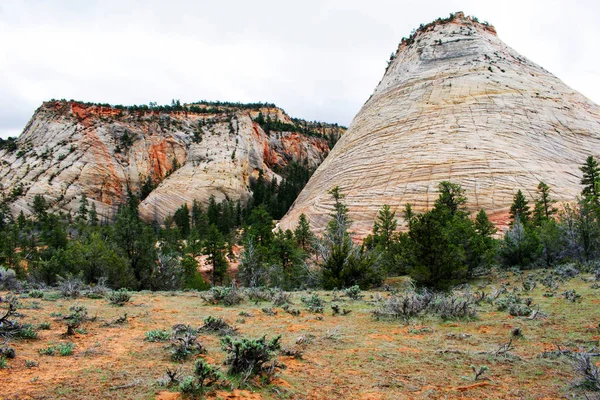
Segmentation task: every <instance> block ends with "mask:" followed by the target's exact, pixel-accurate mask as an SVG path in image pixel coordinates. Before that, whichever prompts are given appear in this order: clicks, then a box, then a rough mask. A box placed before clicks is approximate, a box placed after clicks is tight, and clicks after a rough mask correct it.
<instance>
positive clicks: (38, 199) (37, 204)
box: [31, 194, 48, 222]
mask: <svg viewBox="0 0 600 400" xmlns="http://www.w3.org/2000/svg"><path fill="white" fill-rule="evenodd" d="M31 208H32V209H33V215H35V218H36V220H37V221H38V222H41V221H43V220H44V218H45V217H46V214H47V210H48V203H47V202H46V199H45V198H44V196H42V195H41V194H36V195H35V196H34V197H33V203H32V205H31Z"/></svg>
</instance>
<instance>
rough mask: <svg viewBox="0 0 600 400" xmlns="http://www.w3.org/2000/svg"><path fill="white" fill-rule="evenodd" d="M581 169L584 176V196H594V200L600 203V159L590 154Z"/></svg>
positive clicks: (582, 182)
mask: <svg viewBox="0 0 600 400" xmlns="http://www.w3.org/2000/svg"><path fill="white" fill-rule="evenodd" d="M579 169H580V170H581V172H583V178H582V179H581V184H582V185H583V190H582V192H581V194H582V196H583V197H586V198H593V199H594V202H595V203H596V204H598V201H599V200H598V199H599V195H600V192H599V187H598V183H599V182H600V166H598V161H596V159H595V158H594V156H589V157H588V158H587V159H586V160H585V163H584V164H583V166H581V168H579Z"/></svg>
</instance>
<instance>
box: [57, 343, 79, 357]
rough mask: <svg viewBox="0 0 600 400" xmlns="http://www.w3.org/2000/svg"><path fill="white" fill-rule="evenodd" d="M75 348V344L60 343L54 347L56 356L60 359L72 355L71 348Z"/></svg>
mask: <svg viewBox="0 0 600 400" xmlns="http://www.w3.org/2000/svg"><path fill="white" fill-rule="evenodd" d="M74 347H75V343H61V344H59V345H58V346H56V349H57V350H58V354H60V355H61V356H62V357H67V356H70V355H72V354H73V348H74Z"/></svg>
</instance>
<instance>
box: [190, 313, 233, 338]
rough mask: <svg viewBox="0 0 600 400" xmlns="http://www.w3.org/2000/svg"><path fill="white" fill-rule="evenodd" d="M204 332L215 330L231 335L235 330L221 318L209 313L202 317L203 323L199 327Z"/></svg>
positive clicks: (223, 334) (218, 332) (221, 333)
mask: <svg viewBox="0 0 600 400" xmlns="http://www.w3.org/2000/svg"><path fill="white" fill-rule="evenodd" d="M199 330H200V331H204V332H215V333H217V334H219V335H222V336H225V335H232V334H234V333H235V331H236V330H237V329H236V328H234V327H232V326H231V325H229V324H228V323H227V321H225V320H224V319H223V318H218V317H217V318H215V317H213V316H211V315H209V316H208V317H206V318H204V325H202V326H201V327H200V329H199Z"/></svg>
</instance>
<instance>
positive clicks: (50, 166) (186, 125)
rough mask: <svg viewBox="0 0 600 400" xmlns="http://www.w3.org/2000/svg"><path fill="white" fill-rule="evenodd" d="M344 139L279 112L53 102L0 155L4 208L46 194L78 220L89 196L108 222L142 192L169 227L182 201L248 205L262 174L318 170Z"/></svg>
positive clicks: (143, 209)
mask: <svg viewBox="0 0 600 400" xmlns="http://www.w3.org/2000/svg"><path fill="white" fill-rule="evenodd" d="M259 116H260V120H261V121H263V120H264V119H267V121H268V122H276V123H278V125H276V126H275V127H276V128H277V129H272V128H271V129H268V128H267V127H265V129H266V130H268V131H269V132H268V133H266V132H265V130H264V129H263V126H265V124H264V121H263V126H261V125H260V124H259V123H258V122H257V121H255V120H256V119H257V118H259ZM342 132H343V129H342V128H339V127H338V126H337V125H328V124H317V123H309V122H306V121H300V120H294V121H292V120H291V119H290V118H289V117H288V116H287V115H286V114H285V112H283V110H281V109H279V108H276V107H275V106H272V105H262V104H252V105H241V104H231V103H198V104H192V105H184V106H181V105H179V104H177V105H174V106H172V107H154V108H148V107H145V106H144V107H135V106H134V107H120V106H116V107H111V106H109V105H97V104H84V103H79V102H74V101H70V102H66V101H50V102H46V103H44V104H43V105H42V106H41V107H40V108H39V109H38V110H37V111H36V112H35V114H34V115H33V117H32V118H31V120H30V121H29V123H28V124H27V126H26V127H25V129H24V131H23V133H22V134H21V135H20V137H19V138H18V140H17V142H16V143H17V146H16V149H15V148H12V149H4V150H0V183H1V185H2V186H1V193H2V201H4V202H6V203H8V205H9V207H10V209H11V210H12V212H13V214H18V213H19V212H20V211H24V212H25V213H26V214H27V213H29V212H30V211H31V207H30V204H31V203H32V199H33V198H34V196H35V195H38V194H40V195H43V196H44V197H45V198H46V200H47V201H48V202H49V204H50V205H51V207H52V208H53V209H54V210H63V211H71V212H74V211H76V210H77V209H78V207H79V201H80V199H81V196H82V194H85V195H86V196H87V198H88V199H89V200H90V201H92V202H94V203H95V204H96V208H97V210H98V213H99V214H100V216H104V217H107V218H110V217H111V216H112V215H114V213H115V211H116V209H117V207H118V205H119V204H121V203H122V202H123V201H124V200H125V199H126V196H127V194H128V191H131V192H133V193H134V194H141V193H142V192H143V193H144V195H145V196H146V197H145V198H144V199H143V201H142V202H141V204H140V214H141V215H142V217H143V218H145V219H146V220H148V221H151V220H156V221H162V220H163V219H164V217H165V216H167V215H168V214H172V213H173V212H174V211H175V210H176V209H177V208H178V207H180V206H181V205H182V204H183V203H186V202H187V203H188V204H190V205H191V203H192V201H193V200H199V201H201V202H203V203H205V204H206V203H207V202H208V199H209V197H210V196H211V195H214V196H215V197H216V199H217V201H221V200H224V199H225V198H227V199H231V200H237V199H241V200H242V201H244V200H246V199H247V198H248V196H249V195H250V193H251V190H250V181H251V179H252V177H256V176H258V173H259V170H261V169H262V170H263V172H264V173H265V175H266V176H267V177H268V178H269V179H271V178H273V177H276V178H278V177H279V176H278V175H277V174H276V171H279V170H281V169H282V168H283V167H285V166H286V165H287V164H288V163H289V162H291V161H296V162H301V163H307V164H308V165H309V166H313V167H316V166H317V165H319V164H320V163H321V161H322V160H323V159H324V158H325V156H326V155H327V153H328V152H329V147H328V143H327V138H330V137H331V136H333V137H335V138H338V137H339V135H341V133H342ZM144 185H145V187H144V188H143V189H142V186H144ZM148 192H149V194H148Z"/></svg>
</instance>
